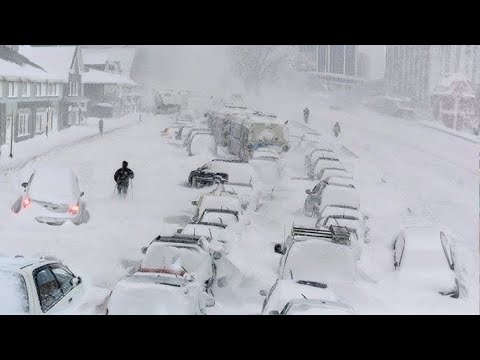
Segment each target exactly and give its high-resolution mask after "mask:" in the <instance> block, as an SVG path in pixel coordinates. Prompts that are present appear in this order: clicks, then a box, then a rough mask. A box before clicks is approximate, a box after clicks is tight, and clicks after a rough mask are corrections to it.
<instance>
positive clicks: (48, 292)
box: [34, 267, 63, 312]
mask: <svg viewBox="0 0 480 360" xmlns="http://www.w3.org/2000/svg"><path fill="white" fill-rule="evenodd" d="M34 278H35V285H36V286H37V293H38V298H39V300H40V306H41V307H42V311H43V312H47V311H48V310H50V309H51V308H52V307H53V306H54V305H55V304H56V303H57V302H59V301H60V299H61V298H62V297H63V294H62V290H61V288H60V285H59V283H58V281H57V279H56V278H55V275H54V274H53V272H52V270H51V269H50V268H49V267H44V268H42V269H40V270H39V271H38V272H37V273H36V274H35V275H34Z"/></svg>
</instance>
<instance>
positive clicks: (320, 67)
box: [298, 45, 362, 88]
mask: <svg viewBox="0 0 480 360" xmlns="http://www.w3.org/2000/svg"><path fill="white" fill-rule="evenodd" d="M298 48H299V51H300V54H301V57H302V61H301V62H300V63H301V69H300V70H303V71H308V72H310V73H311V74H312V75H313V77H314V78H315V79H316V80H317V81H320V82H322V83H323V85H324V86H325V87H327V88H338V87H340V88H344V87H352V86H354V85H357V84H358V83H360V82H361V81H362V79H361V78H360V77H359V66H358V62H359V51H358V49H359V46H358V45H298Z"/></svg>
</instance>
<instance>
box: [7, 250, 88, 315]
mask: <svg viewBox="0 0 480 360" xmlns="http://www.w3.org/2000/svg"><path fill="white" fill-rule="evenodd" d="M83 295H84V288H83V282H82V279H81V278H80V277H79V276H76V275H74V274H73V273H72V271H71V270H70V269H69V268H68V267H66V266H65V265H63V264H62V263H60V262H58V261H50V260H45V259H36V258H24V257H15V258H14V257H0V314H4V315H6V314H33V315H41V314H55V313H59V312H61V311H66V310H68V309H72V308H74V307H76V306H78V305H80V304H81V302H82V299H83Z"/></svg>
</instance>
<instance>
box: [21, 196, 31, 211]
mask: <svg viewBox="0 0 480 360" xmlns="http://www.w3.org/2000/svg"><path fill="white" fill-rule="evenodd" d="M31 203H32V201H31V200H30V198H29V197H28V196H25V197H24V198H23V207H24V208H25V209H26V208H28V207H29V206H30V205H31Z"/></svg>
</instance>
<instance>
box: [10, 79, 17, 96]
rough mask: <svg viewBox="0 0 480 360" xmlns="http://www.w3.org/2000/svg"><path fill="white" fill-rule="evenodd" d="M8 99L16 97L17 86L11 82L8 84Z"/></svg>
mask: <svg viewBox="0 0 480 360" xmlns="http://www.w3.org/2000/svg"><path fill="white" fill-rule="evenodd" d="M8 97H9V98H15V97H18V84H17V83H16V82H13V81H9V82H8Z"/></svg>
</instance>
